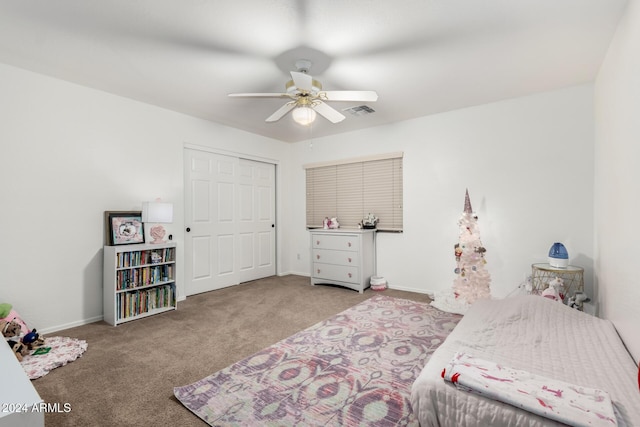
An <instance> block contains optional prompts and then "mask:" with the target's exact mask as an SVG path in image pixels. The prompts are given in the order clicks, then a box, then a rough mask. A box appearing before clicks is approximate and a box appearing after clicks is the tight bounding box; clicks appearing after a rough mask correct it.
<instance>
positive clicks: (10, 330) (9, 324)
mask: <svg viewBox="0 0 640 427" xmlns="http://www.w3.org/2000/svg"><path fill="white" fill-rule="evenodd" d="M0 330H2V336H3V337H5V339H6V340H7V341H8V340H9V339H11V338H16V339H19V337H20V335H22V327H21V326H20V324H19V323H18V322H16V321H15V320H11V321H6V320H0Z"/></svg>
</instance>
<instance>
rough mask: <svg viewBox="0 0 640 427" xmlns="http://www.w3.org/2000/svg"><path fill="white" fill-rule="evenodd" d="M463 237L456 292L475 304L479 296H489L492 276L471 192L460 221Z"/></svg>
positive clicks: (457, 250)
mask: <svg viewBox="0 0 640 427" xmlns="http://www.w3.org/2000/svg"><path fill="white" fill-rule="evenodd" d="M458 225H459V226H460V236H459V237H460V239H459V242H458V243H457V244H456V245H455V247H454V250H455V257H456V263H457V266H456V269H455V273H456V278H455V280H454V282H453V293H454V295H455V297H456V298H457V299H462V300H463V301H464V302H466V303H468V304H472V303H473V302H475V301H476V300H477V299H479V298H489V297H490V296H491V290H490V288H489V284H490V283H491V276H490V275H489V272H488V271H487V269H486V268H485V264H486V263H487V261H486V260H485V258H484V253H485V252H486V249H485V248H484V246H482V241H481V240H480V229H479V227H478V217H477V215H475V214H474V213H473V209H471V201H470V200H469V191H468V190H467V192H466V194H465V199H464V212H463V213H462V216H461V217H460V220H459V221H458Z"/></svg>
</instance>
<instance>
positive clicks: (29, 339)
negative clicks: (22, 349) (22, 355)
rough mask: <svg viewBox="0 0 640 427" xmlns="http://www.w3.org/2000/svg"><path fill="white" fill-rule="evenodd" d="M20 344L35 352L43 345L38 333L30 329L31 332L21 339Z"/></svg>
mask: <svg viewBox="0 0 640 427" xmlns="http://www.w3.org/2000/svg"><path fill="white" fill-rule="evenodd" d="M22 344H24V345H26V346H27V348H29V350H35V349H36V348H40V347H42V346H43V345H44V337H41V336H40V334H39V333H38V331H36V330H35V329H32V330H31V332H29V333H27V334H25V335H24V336H23V337H22Z"/></svg>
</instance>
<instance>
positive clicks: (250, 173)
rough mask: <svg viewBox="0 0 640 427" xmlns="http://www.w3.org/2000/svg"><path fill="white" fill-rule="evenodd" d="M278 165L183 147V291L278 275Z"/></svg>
mask: <svg viewBox="0 0 640 427" xmlns="http://www.w3.org/2000/svg"><path fill="white" fill-rule="evenodd" d="M274 221H275V165H273V164H268V163H261V162H254V161H251V160H244V159H239V158H237V157H233V156H227V155H222V154H217V153H212V152H207V151H200V150H194V149H188V148H187V149H185V228H186V229H185V231H186V232H185V282H186V283H185V292H186V294H187V295H193V294H197V293H200V292H206V291H211V290H215V289H220V288H224V287H227V286H231V285H236V284H238V283H241V282H245V281H249V280H255V279H259V278H262V277H267V276H272V275H274V274H275V222H274Z"/></svg>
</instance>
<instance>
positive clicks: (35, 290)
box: [0, 65, 290, 332]
mask: <svg viewBox="0 0 640 427" xmlns="http://www.w3.org/2000/svg"><path fill="white" fill-rule="evenodd" d="M0 93H1V94H2V98H1V100H0V117H2V126H0V144H1V145H0V147H1V148H0V153H1V155H0V180H1V182H2V185H1V187H0V200H1V201H2V209H0V226H1V227H2V228H1V230H2V234H1V238H2V243H3V244H2V245H0V262H1V268H0V272H1V277H2V279H1V287H0V302H9V303H11V304H13V305H14V308H16V310H18V311H19V312H20V313H21V314H22V316H24V318H25V321H26V322H27V323H28V324H29V325H30V326H32V327H36V328H38V329H39V330H40V331H41V332H46V331H47V330H57V329H61V328H64V327H68V326H73V325H76V324H79V323H83V322H86V321H92V320H99V319H100V318H101V317H102V246H103V212H104V211H106V210H140V209H141V202H142V201H143V200H153V199H155V198H156V197H160V198H162V199H163V200H166V201H171V202H173V203H175V222H174V223H173V224H171V225H167V227H166V228H167V229H168V231H169V232H170V233H172V234H173V235H174V236H175V239H174V240H175V241H176V242H177V243H178V247H179V250H178V261H182V257H183V252H182V248H181V246H182V242H183V238H184V236H183V230H184V218H183V165H182V159H183V155H182V154H183V147H184V144H185V143H190V144H196V145H202V146H209V147H215V148H218V149H223V150H228V151H234V152H238V153H249V154H252V155H255V156H261V157H266V158H270V159H274V160H277V161H279V162H280V164H279V166H278V172H279V175H278V181H279V182H286V181H287V180H288V170H287V165H288V161H286V159H287V156H288V152H289V150H290V146H289V144H286V143H283V142H279V141H274V140H270V139H267V138H264V137H260V136H256V135H253V134H249V133H245V132H240V131H237V130H234V129H231V128H228V127H224V126H219V125H216V124H213V123H210V122H207V121H204V120H199V119H194V118H191V117H188V116H185V115H181V114H177V113H175V112H171V111H168V110H163V109H160V108H157V107H153V106H149V105H146V104H142V103H138V102H135V101H131V100H129V99H125V98H121V97H117V96H113V95H110V94H106V93H104V92H100V91H96V90H92V89H88V88H84V87H81V86H77V85H74V84H70V83H67V82H64V81H61V80H56V79H52V78H48V77H44V76H42V75H38V74H33V73H29V72H26V71H23V70H20V69H17V68H13V67H8V66H4V65H0ZM283 160H285V161H284V162H283ZM277 191H278V192H279V193H282V194H286V191H282V189H281V188H280V187H278V188H277ZM277 208H278V212H279V215H280V217H279V218H278V219H279V221H280V220H282V221H283V222H287V221H288V215H287V211H286V209H282V206H281V205H280V206H278V207H277ZM283 234H284V233H279V234H278V240H279V241H281V240H282V235H283ZM279 248H280V251H281V252H280V253H279V255H278V259H279V260H288V259H289V255H288V253H287V251H286V248H287V245H283V244H279ZM278 269H279V270H287V269H288V266H286V265H285V266H282V265H280V266H279V267H278ZM182 276H183V271H178V294H179V296H180V297H183V296H184V282H183V280H182Z"/></svg>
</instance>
